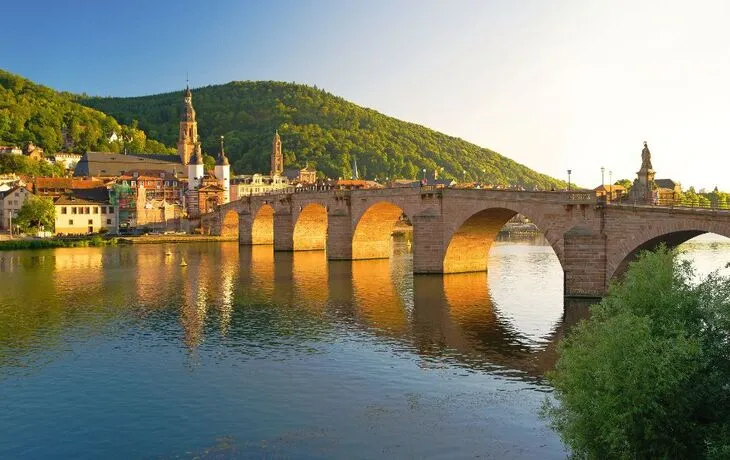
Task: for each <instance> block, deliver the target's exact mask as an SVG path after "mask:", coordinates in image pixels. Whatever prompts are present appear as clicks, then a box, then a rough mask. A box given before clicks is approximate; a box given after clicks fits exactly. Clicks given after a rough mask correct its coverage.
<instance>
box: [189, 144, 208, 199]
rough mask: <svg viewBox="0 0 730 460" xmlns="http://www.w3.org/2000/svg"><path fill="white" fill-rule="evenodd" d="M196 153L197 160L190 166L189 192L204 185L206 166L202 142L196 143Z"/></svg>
mask: <svg viewBox="0 0 730 460" xmlns="http://www.w3.org/2000/svg"><path fill="white" fill-rule="evenodd" d="M193 149H194V151H195V159H194V161H193V162H192V163H189V164H188V190H191V191H192V190H197V189H198V187H200V186H201V185H202V184H203V176H205V166H204V165H203V152H202V150H201V148H200V141H198V142H196V143H195V144H194V147H193Z"/></svg>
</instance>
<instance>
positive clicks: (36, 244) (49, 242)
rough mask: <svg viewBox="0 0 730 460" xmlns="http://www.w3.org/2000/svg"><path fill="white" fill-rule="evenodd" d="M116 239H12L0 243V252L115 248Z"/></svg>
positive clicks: (95, 237)
mask: <svg viewBox="0 0 730 460" xmlns="http://www.w3.org/2000/svg"><path fill="white" fill-rule="evenodd" d="M118 242H119V241H118V239H117V238H102V237H101V236H98V235H96V236H93V237H90V238H73V239H72V238H48V239H35V238H28V239H13V240H3V241H0V251H16V250H19V249H52V248H88V247H97V246H115V245H116V244H117V243H118Z"/></svg>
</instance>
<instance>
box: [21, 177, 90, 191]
mask: <svg viewBox="0 0 730 460" xmlns="http://www.w3.org/2000/svg"><path fill="white" fill-rule="evenodd" d="M103 185H104V182H102V181H100V180H98V179H94V178H75V177H36V179H35V189H36V190H38V189H41V188H59V189H61V188H62V189H85V188H96V187H99V186H103Z"/></svg>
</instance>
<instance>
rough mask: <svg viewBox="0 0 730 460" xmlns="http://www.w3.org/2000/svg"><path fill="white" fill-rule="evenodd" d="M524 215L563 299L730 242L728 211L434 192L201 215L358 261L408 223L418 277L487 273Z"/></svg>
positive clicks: (315, 199)
mask: <svg viewBox="0 0 730 460" xmlns="http://www.w3.org/2000/svg"><path fill="white" fill-rule="evenodd" d="M517 213H520V214H522V215H524V216H526V217H527V218H529V219H530V220H531V221H532V222H534V223H535V225H537V227H538V228H539V229H540V230H541V231H542V232H543V234H544V235H545V238H546V239H547V241H548V242H549V243H550V245H551V246H552V248H553V250H554V251H555V254H556V255H557V257H558V259H559V260H560V263H561V265H562V267H563V271H564V280H565V282H564V289H565V295H566V296H577V297H581V296H586V297H599V296H601V295H603V294H605V292H606V289H607V287H608V284H609V282H610V280H611V279H612V278H614V277H617V276H620V275H621V274H622V273H623V272H624V271H625V269H626V267H627V266H628V263H629V262H630V261H631V260H633V259H634V258H635V257H636V255H637V253H638V252H639V251H640V250H642V249H651V248H654V247H656V246H658V245H659V244H660V243H665V244H667V245H668V246H670V247H674V246H676V245H678V244H680V243H682V242H684V241H686V240H688V239H690V238H692V237H695V236H697V235H700V234H703V233H707V232H712V233H717V234H720V235H723V236H727V237H730V211H723V210H709V209H688V208H669V207H659V206H627V205H618V204H604V203H601V202H599V201H598V200H597V198H596V197H595V196H594V195H593V194H592V193H583V192H540V191H508V190H484V189H481V190H480V189H449V188H446V189H433V188H428V187H421V188H384V189H374V190H327V191H305V192H299V193H280V194H271V195H261V196H249V197H245V198H242V199H241V200H238V201H234V202H231V203H227V204H225V205H223V206H220V208H219V209H217V210H216V211H215V212H212V213H209V214H207V215H205V216H203V217H202V218H201V226H202V227H203V231H204V232H205V233H208V234H212V235H220V236H224V237H230V238H231V239H234V238H237V239H238V241H239V242H240V244H273V246H274V250H276V251H299V250H317V249H319V250H321V249H326V251H327V258H328V259H330V260H356V259H374V258H387V257H389V256H390V254H391V234H392V232H393V229H394V227H395V226H396V225H397V224H398V222H409V223H410V224H411V225H412V226H413V243H412V251H413V271H414V273H459V272H474V271H486V270H487V258H488V253H489V249H490V247H491V245H492V243H493V242H494V241H495V239H496V237H497V234H498V232H499V231H500V229H501V228H502V227H503V226H504V225H505V223H506V222H507V221H508V220H509V219H511V218H512V217H513V216H514V215H516V214H517Z"/></svg>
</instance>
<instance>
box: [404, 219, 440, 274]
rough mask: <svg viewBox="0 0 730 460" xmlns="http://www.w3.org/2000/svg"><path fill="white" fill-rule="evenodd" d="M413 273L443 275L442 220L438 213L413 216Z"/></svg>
mask: <svg viewBox="0 0 730 460" xmlns="http://www.w3.org/2000/svg"><path fill="white" fill-rule="evenodd" d="M411 224H413V245H412V246H411V250H412V251H413V273H443V272H444V262H443V261H444V255H445V253H446V246H445V244H444V218H443V216H442V215H440V214H438V213H425V214H417V215H415V216H413V218H412V220H411Z"/></svg>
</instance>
